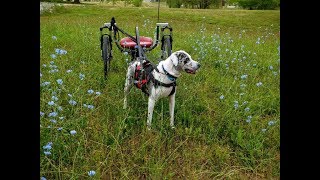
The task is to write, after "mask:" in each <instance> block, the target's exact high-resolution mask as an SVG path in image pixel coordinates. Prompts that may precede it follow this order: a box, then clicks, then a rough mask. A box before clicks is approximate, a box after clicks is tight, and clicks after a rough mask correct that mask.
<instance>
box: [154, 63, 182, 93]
mask: <svg viewBox="0 0 320 180" xmlns="http://www.w3.org/2000/svg"><path fill="white" fill-rule="evenodd" d="M155 70H156V71H157V72H159V70H158V68H155ZM149 76H150V78H149V80H151V81H152V82H153V84H154V87H155V88H157V87H158V86H163V87H171V86H172V90H171V92H170V94H169V96H171V95H172V94H174V92H175V91H176V85H177V83H176V81H174V82H172V83H170V84H165V83H163V82H161V81H158V80H156V79H155V78H154V76H153V74H152V73H150V74H149Z"/></svg>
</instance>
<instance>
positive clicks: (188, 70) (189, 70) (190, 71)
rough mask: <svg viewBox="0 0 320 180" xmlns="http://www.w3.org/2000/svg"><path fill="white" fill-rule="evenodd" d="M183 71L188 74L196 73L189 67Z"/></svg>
mask: <svg viewBox="0 0 320 180" xmlns="http://www.w3.org/2000/svg"><path fill="white" fill-rule="evenodd" d="M185 71H186V72H187V73H189V74H195V73H196V71H194V70H191V69H185Z"/></svg>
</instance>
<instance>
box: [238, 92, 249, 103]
mask: <svg viewBox="0 0 320 180" xmlns="http://www.w3.org/2000/svg"><path fill="white" fill-rule="evenodd" d="M241 94H244V93H240V95H241ZM246 104H248V101H244V102H243V103H242V105H246Z"/></svg>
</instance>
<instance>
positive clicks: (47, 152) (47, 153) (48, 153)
mask: <svg viewBox="0 0 320 180" xmlns="http://www.w3.org/2000/svg"><path fill="white" fill-rule="evenodd" d="M43 153H44V154H45V155H46V156H49V155H51V152H50V151H44V152H43Z"/></svg>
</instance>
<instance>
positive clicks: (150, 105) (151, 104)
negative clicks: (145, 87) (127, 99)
mask: <svg viewBox="0 0 320 180" xmlns="http://www.w3.org/2000/svg"><path fill="white" fill-rule="evenodd" d="M155 103H156V100H155V99H154V98H153V97H152V96H149V101H148V120H147V128H148V130H150V129H151V121H152V115H153V109H154V105H155Z"/></svg>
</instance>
